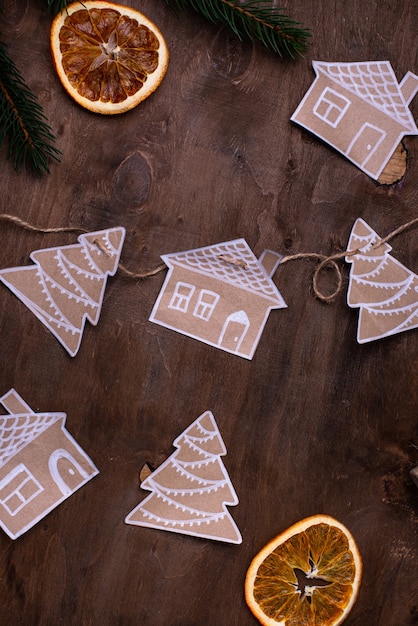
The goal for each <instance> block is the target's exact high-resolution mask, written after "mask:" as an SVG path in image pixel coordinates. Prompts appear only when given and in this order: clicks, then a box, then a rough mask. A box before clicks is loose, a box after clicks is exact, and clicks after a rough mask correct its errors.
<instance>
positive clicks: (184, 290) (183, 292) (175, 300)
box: [168, 281, 195, 313]
mask: <svg viewBox="0 0 418 626" xmlns="http://www.w3.org/2000/svg"><path fill="white" fill-rule="evenodd" d="M194 291H195V286H194V285H190V284H189V283H183V282H182V281H179V282H178V283H177V284H176V286H175V289H174V293H173V295H172V296H171V300H170V304H169V305H168V308H169V309H175V310H176V311H181V312H182V313H187V310H188V308H189V304H190V300H191V299H192V296H193V293H194Z"/></svg>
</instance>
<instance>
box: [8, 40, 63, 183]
mask: <svg viewBox="0 0 418 626" xmlns="http://www.w3.org/2000/svg"><path fill="white" fill-rule="evenodd" d="M6 139H8V148H7V154H6V158H7V159H11V160H12V161H13V167H14V169H15V170H16V171H19V170H20V169H21V168H23V169H26V168H27V167H28V166H30V167H31V168H32V170H33V171H34V173H35V174H36V175H38V176H39V175H41V174H42V173H44V172H48V173H49V167H48V161H49V159H51V158H52V159H55V160H56V161H59V155H60V151H59V150H58V149H57V148H55V147H54V146H53V145H52V143H53V142H54V141H55V137H54V135H53V134H52V132H51V129H50V127H49V125H48V123H47V119H46V117H45V115H44V114H43V110H42V107H41V105H40V104H39V103H38V100H37V98H36V96H35V95H34V94H33V93H32V92H31V91H30V89H29V87H28V86H27V85H26V84H25V81H24V79H23V78H22V76H21V74H20V72H19V71H18V69H17V67H16V66H15V64H14V63H13V61H12V60H11V59H10V57H9V55H8V53H7V48H6V46H5V45H4V43H3V42H1V41H0V148H1V147H2V146H3V144H4V142H5V141H6Z"/></svg>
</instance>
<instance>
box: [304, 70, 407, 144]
mask: <svg viewBox="0 0 418 626" xmlns="http://www.w3.org/2000/svg"><path fill="white" fill-rule="evenodd" d="M312 65H313V68H314V70H315V72H316V73H318V71H321V72H323V73H324V74H326V75H327V76H329V77H330V78H331V79H332V80H334V81H335V82H336V83H338V84H339V85H341V86H342V87H344V88H345V89H347V90H348V91H350V92H351V93H354V94H356V95H357V96H358V97H359V98H361V99H362V100H364V101H366V102H368V103H369V104H371V105H372V106H374V107H376V108H377V109H379V110H380V111H383V112H384V113H386V115H388V116H389V117H391V118H392V119H394V120H396V121H397V122H398V123H400V124H402V126H404V128H405V129H406V130H407V131H409V132H412V133H418V128H417V126H416V124H415V121H414V118H413V117H412V114H411V111H410V110H409V107H408V105H407V103H406V102H405V98H404V97H403V95H402V92H401V90H400V86H399V83H398V81H397V79H396V76H395V73H394V71H393V69H392V66H391V64H390V63H389V61H368V62H364V63H324V62H322V61H313V63H312Z"/></svg>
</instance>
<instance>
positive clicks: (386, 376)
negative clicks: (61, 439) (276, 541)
mask: <svg viewBox="0 0 418 626" xmlns="http://www.w3.org/2000/svg"><path fill="white" fill-rule="evenodd" d="M129 4H130V5H131V6H135V7H136V8H139V9H140V10H142V11H143V12H144V13H146V14H147V15H148V16H149V17H150V18H151V19H152V20H153V21H155V23H157V24H158V25H159V26H160V28H161V30H162V32H163V33H164V35H165V37H166V40H167V43H168V45H169V48H170V53H171V58H170V65H169V70H168V73H167V75H166V77H165V79H164V81H163V83H162V84H161V86H160V87H159V88H158V90H157V91H156V92H155V93H154V94H153V95H152V96H151V97H150V98H149V99H148V100H146V101H145V102H143V103H142V104H141V105H140V106H138V107H137V108H136V109H134V110H132V111H131V112H129V113H127V114H125V115H120V116H114V117H112V118H107V117H103V116H98V115H94V114H91V113H89V112H88V111H86V110H83V109H82V108H80V107H79V106H78V105H77V104H75V103H74V102H73V101H72V100H70V99H69V97H68V96H67V95H66V93H65V92H64V90H63V89H62V87H61V85H60V84H59V82H58V79H57V76H56V74H55V72H54V70H53V67H52V63H51V59H50V54H49V27H50V22H51V18H50V16H49V15H48V14H47V12H46V10H45V6H46V3H44V2H41V0H38V1H36V2H35V1H30V2H29V0H27V1H26V2H25V1H23V0H22V1H18V0H8V2H5V3H3V6H4V13H3V14H2V25H1V34H2V39H3V41H4V42H5V43H7V44H8V46H9V51H10V54H11V56H12V57H13V59H14V61H15V63H16V64H17V66H18V67H19V69H20V70H21V72H22V74H23V75H24V76H25V78H26V80H27V82H28V84H29V85H30V87H31V88H32V89H33V91H34V92H35V93H36V94H37V95H38V98H39V100H40V103H41V104H42V106H43V107H44V111H45V113H46V115H47V117H48V119H49V122H50V124H51V126H52V128H53V130H54V132H55V133H56V135H57V145H58V147H59V148H60V149H61V151H62V153H63V156H62V161H61V163H60V164H52V165H51V173H50V175H49V176H44V177H43V178H41V179H35V178H33V177H32V176H31V175H30V174H22V175H17V174H16V173H15V172H14V171H13V170H12V167H11V164H10V163H9V162H6V161H5V160H4V158H3V157H4V154H5V149H4V150H3V152H2V153H1V154H0V157H2V161H1V167H0V184H1V190H2V212H6V213H12V214H14V215H17V216H19V217H21V218H23V219H25V220H28V221H30V222H32V223H34V224H38V225H40V226H49V227H53V226H66V225H76V226H81V227H83V228H86V229H89V230H96V229H102V228H107V227H110V226H116V225H122V226H125V228H126V231H127V236H126V242H125V245H124V248H123V253H122V261H123V263H124V265H126V266H127V267H128V268H129V269H131V270H133V271H136V270H139V269H143V268H152V267H155V266H156V265H158V264H159V262H160V255H161V254H165V253H169V252H176V251H180V250H186V249H190V248H194V247H198V246H203V245H208V244H211V243H216V242H221V241H226V240H228V239H232V238H236V237H245V239H246V240H247V242H248V243H249V245H250V246H251V248H252V249H253V250H254V251H255V253H256V254H257V255H258V254H260V253H261V252H262V251H263V250H264V249H265V248H271V249H274V250H277V251H278V252H280V253H282V254H293V253H297V252H320V253H323V254H330V253H332V252H335V251H340V250H343V249H344V247H345V245H346V243H347V240H348V236H349V233H350V230H351V226H352V224H353V222H354V220H355V219H356V218H357V217H363V218H364V219H365V220H366V221H367V222H368V223H369V224H370V225H371V226H372V227H373V228H374V229H375V230H376V231H377V232H378V233H379V234H381V235H382V236H384V235H386V234H387V233H389V232H390V231H391V230H393V229H394V228H396V227H397V226H399V225H400V224H402V223H404V222H407V221H408V220H411V219H412V218H414V217H416V216H417V207H418V185H417V181H418V138H414V137H409V138H407V139H405V141H404V146H405V148H406V150H407V154H408V158H407V170H406V174H405V176H404V177H403V178H402V180H401V181H400V182H399V183H397V184H395V185H392V186H390V185H379V184H377V183H375V182H374V181H372V180H371V179H370V178H368V177H367V176H366V175H364V174H363V173H362V172H361V171H360V170H358V169H356V168H355V167H354V166H353V165H352V164H350V163H349V162H348V161H347V160H345V159H344V158H343V157H341V156H340V155H338V154H337V153H336V152H335V151H333V150H332V149H331V148H329V147H328V146H326V145H325V144H323V143H321V142H320V141H318V140H317V139H315V138H314V137H312V136H310V135H309V134H308V133H307V132H304V131H303V130H302V129H301V128H298V127H296V126H294V125H292V124H291V123H290V121H289V118H290V115H291V114H292V113H293V111H294V110H295V108H296V106H297V105H298V103H299V101H300V99H301V98H302V96H303V94H304V93H305V91H306V89H307V88H308V87H309V85H310V84H311V81H312V79H313V71H312V67H311V61H312V59H319V60H325V61H347V62H348V61H356V60H358V61H366V60H385V59H388V60H390V61H391V63H392V66H393V67H394V70H395V73H396V75H397V77H398V78H399V79H401V78H402V76H403V75H404V74H405V73H406V72H407V71H408V70H411V71H414V72H417V71H418V56H417V46H416V25H417V22H418V5H417V4H416V3H415V2H408V1H400V2H388V1H387V0H384V1H382V2H378V3H377V2H364V1H360V0H352V1H351V2H349V3H342V2H337V3H335V2H332V1H331V0H324V1H323V2H311V1H308V0H304V1H302V2H299V3H292V2H289V1H288V0H287V1H286V2H284V3H283V5H284V6H285V8H286V7H287V10H288V11H289V12H291V13H292V15H293V16H294V17H295V19H298V20H300V21H301V22H303V23H304V25H305V26H307V27H309V28H310V29H311V31H312V34H313V36H312V43H311V47H310V50H309V54H308V56H307V57H306V58H305V59H298V60H296V61H289V60H281V59H279V58H278V57H276V56H274V55H272V54H270V53H268V52H266V51H265V50H264V49H262V48H261V47H259V46H252V45H249V44H243V43H240V42H239V41H238V40H237V39H235V38H234V37H233V36H232V35H230V34H228V33H227V32H226V31H224V30H222V29H219V28H217V27H216V26H214V25H212V24H210V23H209V22H206V21H205V20H204V19H203V18H202V17H200V16H198V15H195V14H192V13H190V14H180V15H179V16H176V15H175V14H174V13H173V12H172V10H170V9H169V8H168V7H167V6H166V3H165V2H164V1H163V0H143V2H142V3H140V4H139V3H138V2H135V1H134V0H132V2H130V3H129ZM295 5H296V6H295ZM411 110H412V113H413V115H414V117H415V119H417V117H418V99H417V98H416V99H415V100H414V101H413V102H412V104H411ZM0 228H1V248H0V267H9V266H14V265H19V264H21V265H24V264H26V263H28V262H29V254H30V253H31V251H32V250H35V249H39V248H42V247H49V246H53V245H66V244H68V243H72V242H73V241H74V240H75V238H74V236H73V235H69V234H65V235H63V234H56V235H41V234H36V233H28V232H26V231H23V230H22V229H19V228H18V227H16V226H12V225H5V224H2V225H1V226H0ZM391 243H392V246H393V253H392V254H393V255H394V256H395V257H396V258H397V259H398V260H400V261H401V262H402V263H404V264H406V265H407V266H408V267H409V268H411V270H413V271H415V272H417V271H418V246H417V243H418V232H417V229H415V230H411V231H409V232H407V233H404V234H402V235H399V236H398V237H397V238H396V239H395V240H393V242H391ZM313 269H314V265H313V263H312V261H309V260H303V261H293V262H289V263H287V264H285V265H283V266H282V267H280V268H279V269H278V271H277V272H276V274H275V277H274V280H275V282H276V284H277V285H278V287H279V289H280V291H281V293H282V295H283V297H284V298H285V300H286V302H287V304H288V308H287V309H284V310H280V311H274V312H272V313H271V315H270V318H269V320H268V322H267V325H266V328H265V331H264V334H263V336H262V338H261V341H260V344H259V346H258V349H257V351H256V353H255V356H254V358H253V360H252V361H246V360H244V359H240V358H239V357H236V356H233V355H230V354H227V353H224V352H222V351H220V350H216V349H215V348H211V347H209V346H206V345H204V344H202V343H199V342H197V341H195V340H193V339H189V338H187V337H184V336H182V335H180V334H177V333H175V332H173V331H170V330H167V329H165V328H162V327H159V326H157V325H155V324H151V323H150V322H148V317H149V314H150V312H151V309H152V306H153V304H154V302H155V299H156V297H157V295H158V293H159V290H160V287H161V286H162V284H163V280H164V276H165V272H161V273H159V274H157V275H156V276H153V277H152V278H148V279H146V280H142V281H135V280H132V279H129V278H125V277H124V276H122V275H120V274H118V275H116V276H115V277H114V278H110V279H109V281H108V286H107V290H106V295H105V299H104V304H103V309H102V314H101V318H100V321H99V324H98V326H97V327H94V328H93V327H92V326H90V325H88V324H87V326H86V329H85V332H84V337H83V340H82V344H81V348H80V351H79V353H78V355H77V356H76V357H75V358H73V359H72V358H70V357H69V356H68V355H67V353H66V352H65V350H63V348H62V346H60V345H59V343H58V342H57V341H56V340H55V339H54V338H53V337H52V335H51V334H50V333H49V332H48V331H47V330H46V329H45V328H44V327H43V325H42V324H40V323H39V321H38V320H36V319H35V318H34V316H33V315H32V314H31V313H30V312H29V311H28V310H27V309H26V308H25V307H24V306H23V305H22V304H21V303H20V302H19V301H18V300H17V299H16V298H15V297H14V296H13V295H12V294H11V293H10V292H9V291H8V290H7V289H6V288H3V287H2V288H1V293H0V328H1V337H2V341H1V356H0V363H1V376H0V382H1V389H0V395H2V394H3V393H5V392H6V391H7V390H9V389H10V388H11V387H14V388H16V389H17V390H18V392H19V393H20V394H21V395H22V397H23V398H24V399H25V400H26V401H27V402H28V403H29V404H30V405H31V406H32V407H33V408H34V409H35V410H42V411H64V412H65V413H66V414H67V427H68V430H69V431H70V432H71V433H72V435H73V436H74V437H75V438H76V439H77V441H78V442H79V443H80V445H81V446H82V447H83V448H84V449H85V450H86V451H87V452H88V454H89V455H90V456H91V457H92V459H93V460H94V462H95V464H96V465H97V467H98V468H99V470H100V474H99V475H98V476H97V477H95V478H94V479H93V480H92V481H90V482H89V483H88V484H87V485H86V486H85V487H83V488H82V489H81V490H79V491H78V492H77V493H75V494H74V495H73V496H71V498H70V499H68V500H67V501H66V502H64V503H63V504H62V505H61V506H59V507H58V508H57V509H55V510H54V511H53V512H52V513H50V514H49V515H48V516H47V517H46V518H45V519H44V520H43V521H41V522H40V523H39V524H38V525H37V526H35V527H34V528H33V529H31V530H30V531H29V532H28V533H26V534H25V535H23V536H22V537H20V538H19V539H17V540H16V541H12V540H11V539H9V538H8V537H7V536H6V535H5V533H2V534H1V536H0V557H1V558H0V597H1V603H0V616H1V618H0V622H1V623H2V624H7V625H18V624H24V625H25V626H56V625H57V624H65V625H70V624H71V625H72V624H74V625H76V624H77V625H80V624H82V625H83V626H87V625H93V626H99V625H100V626H105V625H106V626H116V625H120V626H131V625H132V626H134V625H135V626H137V625H139V624H141V625H142V624H144V625H149V626H224V625H225V626H227V625H228V626H244V625H248V626H250V625H253V624H256V620H255V619H254V618H253V617H252V615H251V613H250V612H249V610H248V609H247V607H246V604H245V600H244V586H243V585H244V578H245V574H246V570H247V567H248V565H249V563H250V561H251V559H252V558H253V556H254V555H255V554H256V552H258V550H259V549H260V548H261V547H262V546H263V545H264V544H265V543H266V542H267V541H268V540H269V539H271V538H272V537H273V536H275V535H276V534H278V533H279V532H281V531H282V530H284V529H285V528H287V527H288V526H290V525H291V524H293V523H294V522H296V521H298V520H299V519H301V518H303V517H305V516H309V515H313V514H315V513H327V514H329V515H333V516H335V517H336V518H338V519H339V520H340V521H341V522H343V523H344V524H346V525H347V526H348V527H349V529H350V530H351V531H352V533H353V534H354V536H355V538H356V539H357V542H358V545H359V548H360V551H361V554H362V556H363V560H364V574H363V582H362V586H361V591H360V595H359V598H358V600H357V603H356V605H355V606H354V608H353V610H352V612H351V614H350V616H349V618H348V619H347V621H346V623H347V626H348V625H350V626H364V625H365V624H368V625H369V626H375V625H376V626H400V625H401V624H402V625H403V626H412V625H413V624H417V623H418V582H417V567H418V559H417V531H418V489H417V487H416V485H415V484H414V483H413V481H412V480H411V477H410V475H409V472H410V470H411V469H412V468H413V467H415V466H416V465H417V464H418V450H417V446H418V432H417V415H418V373H417V371H418V356H417V355H418V332H417V331H416V330H415V331H409V332H406V333H402V334H400V335H397V336H394V337H392V338H389V339H385V340H382V341H377V342H374V343H371V344H368V345H363V346H362V345H359V344H357V342H356V327H357V312H356V311H354V310H352V309H349V308H348V307H347V306H346V303H345V291H346V287H347V284H348V268H347V266H344V265H343V291H342V292H341V294H340V295H339V296H338V297H337V299H336V300H335V302H333V303H331V304H323V303H321V302H320V301H318V300H317V299H316V298H314V297H313V294H312V289H311V278H312V271H313ZM207 409H209V410H211V411H212V412H213V413H214V415H215V418H216V420H217V423H218V426H219V428H220V431H221V433H222V436H223V438H224V441H225V444H226V446H227V449H228V455H227V456H226V457H225V465H226V467H227V469H228V472H229V474H230V476H231V479H232V481H233V484H234V486H235V489H236V491H237V494H238V496H239V500H240V502H239V505H238V506H236V507H233V508H231V514H232V515H233V517H234V519H235V521H236V522H237V525H238V527H239V528H240V530H241V533H242V535H243V543H242V544H241V545H239V546H236V545H228V544H221V543H216V542H212V541H209V540H201V539H197V538H193V537H187V536H181V535H176V534H174V533H164V532H161V531H158V530H151V529H145V528H136V527H133V526H127V525H125V524H124V522H123V520H124V517H125V515H126V514H127V513H128V512H129V511H131V510H132V508H133V507H134V506H135V505H136V504H137V503H138V502H139V501H140V500H141V499H142V498H143V496H144V492H142V491H141V490H140V488H139V482H138V481H139V472H140V470H141V468H142V467H143V465H144V463H146V462H148V463H150V464H151V465H152V466H154V467H155V466H156V465H158V464H159V463H161V462H162V461H163V460H164V459H165V458H167V456H169V455H170V454H171V453H172V451H173V447H172V442H173V440H174V439H175V437H176V436H177V435H178V434H180V432H182V430H184V428H186V426H188V425H189V424H190V423H191V422H192V421H194V420H195V419H196V418H197V417H198V416H199V415H200V414H201V413H203V411H205V410H207Z"/></svg>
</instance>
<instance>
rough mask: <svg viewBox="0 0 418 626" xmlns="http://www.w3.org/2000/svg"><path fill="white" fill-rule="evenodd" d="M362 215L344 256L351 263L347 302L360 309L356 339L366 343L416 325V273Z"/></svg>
mask: <svg viewBox="0 0 418 626" xmlns="http://www.w3.org/2000/svg"><path fill="white" fill-rule="evenodd" d="M379 241H380V237H379V236H378V235H377V233H375V231H374V230H373V229H372V228H370V226H369V225H368V224H367V223H366V222H365V221H364V220H362V219H361V218H359V219H358V220H356V222H355V223H354V226H353V228H352V231H351V235H350V239H349V242H348V248H347V249H348V250H350V251H351V250H358V252H357V253H356V254H353V255H348V256H346V261H347V262H348V263H351V271H350V283H349V287H348V292H347V304H348V305H349V306H350V307H352V308H359V309H360V313H359V320H358V330H357V341H358V342H359V343H366V342H369V341H373V340H375V339H380V338H382V337H388V336H390V335H394V334H396V333H400V332H403V331H405V330H411V329H413V328H417V327H418V276H417V275H416V274H414V272H411V270H409V269H408V268H407V267H405V266H404V265H402V263H400V262H399V261H397V260H396V259H395V258H393V257H392V256H391V255H390V254H389V252H390V251H391V249H392V248H391V246H390V245H389V244H388V243H382V244H380V245H374V244H378V242H379Z"/></svg>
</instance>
